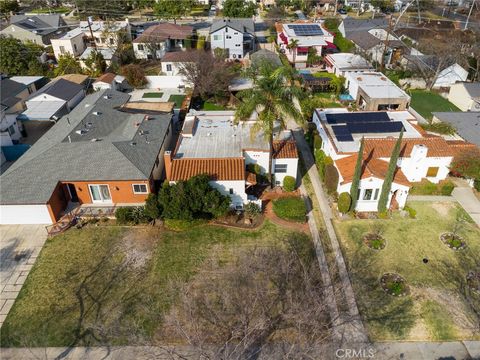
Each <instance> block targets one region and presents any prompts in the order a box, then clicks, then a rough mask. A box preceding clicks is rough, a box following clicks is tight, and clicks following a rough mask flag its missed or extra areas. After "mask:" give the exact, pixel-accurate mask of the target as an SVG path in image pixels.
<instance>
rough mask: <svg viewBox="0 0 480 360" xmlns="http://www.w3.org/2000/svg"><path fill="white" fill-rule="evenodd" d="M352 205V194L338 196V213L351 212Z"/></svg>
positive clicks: (345, 193)
mask: <svg viewBox="0 0 480 360" xmlns="http://www.w3.org/2000/svg"><path fill="white" fill-rule="evenodd" d="M351 205H352V197H351V196H350V194H349V193H347V192H342V193H341V194H340V195H339V196H338V211H340V212H341V213H343V214H345V213H347V212H348V210H350V207H351Z"/></svg>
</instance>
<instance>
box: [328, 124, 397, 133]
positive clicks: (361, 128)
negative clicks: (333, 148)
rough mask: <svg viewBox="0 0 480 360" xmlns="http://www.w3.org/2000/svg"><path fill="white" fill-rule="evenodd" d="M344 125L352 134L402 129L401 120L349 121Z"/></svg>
mask: <svg viewBox="0 0 480 360" xmlns="http://www.w3.org/2000/svg"><path fill="white" fill-rule="evenodd" d="M346 127H347V128H348V130H349V131H350V132H351V133H353V134H361V133H391V132H400V131H401V130H402V129H403V123H402V122H401V121H388V122H386V121H384V122H383V121H382V122H358V123H354V122H349V123H348V124H347V125H346ZM332 128H333V126H332Z"/></svg>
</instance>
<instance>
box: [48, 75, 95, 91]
mask: <svg viewBox="0 0 480 360" xmlns="http://www.w3.org/2000/svg"><path fill="white" fill-rule="evenodd" d="M60 79H63V80H67V81H70V82H73V83H75V84H78V85H82V86H83V87H85V88H86V87H87V83H88V75H83V74H66V75H60V76H57V77H56V78H53V79H52V81H57V80H60Z"/></svg>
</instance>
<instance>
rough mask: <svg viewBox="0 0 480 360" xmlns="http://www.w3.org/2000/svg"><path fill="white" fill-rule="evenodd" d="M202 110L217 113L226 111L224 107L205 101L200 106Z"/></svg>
mask: <svg viewBox="0 0 480 360" xmlns="http://www.w3.org/2000/svg"><path fill="white" fill-rule="evenodd" d="M202 110H207V111H219V110H227V109H226V108H225V107H224V106H222V105H218V104H215V103H212V102H209V101H205V102H204V103H203V106H202Z"/></svg>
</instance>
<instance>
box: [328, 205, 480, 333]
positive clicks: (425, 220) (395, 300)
mask: <svg viewBox="0 0 480 360" xmlns="http://www.w3.org/2000/svg"><path fill="white" fill-rule="evenodd" d="M409 206H410V207H412V208H413V209H415V210H416V211H417V216H416V218H415V219H410V218H404V217H401V216H400V215H399V214H396V215H395V216H394V218H393V220H344V221H336V222H335V228H336V231H337V234H338V235H339V238H340V240H341V245H342V249H343V252H344V255H345V256H346V260H347V263H348V267H349V272H350V276H351V279H352V283H353V286H354V290H355V293H356V296H357V301H358V304H359V307H360V311H361V312H362V315H363V317H364V319H365V320H366V321H365V323H366V325H367V328H368V329H369V331H370V334H371V336H372V337H373V339H375V340H392V339H403V340H454V339H464V340H465V339H476V340H478V339H480V334H479V333H478V332H476V331H475V328H474V326H475V325H474V324H475V315H474V311H473V310H472V308H471V307H470V305H468V302H467V301H466V300H465V297H464V296H463V294H464V292H463V291H462V290H461V289H462V288H463V286H464V284H465V278H466V275H467V273H468V271H471V270H474V269H475V264H476V263H477V264H478V263H479V261H480V230H479V229H478V228H477V227H476V226H475V225H473V224H472V223H470V222H468V223H466V224H465V225H464V226H463V234H462V235H463V237H464V239H465V241H466V243H467V248H466V249H463V250H459V251H454V250H451V249H450V248H448V247H447V246H446V245H445V244H444V243H443V242H442V241H441V240H440V238H439V235H440V234H441V233H443V232H446V231H449V230H450V229H451V226H452V224H453V223H454V221H455V217H456V215H457V213H461V214H463V215H465V212H464V210H463V209H462V208H460V207H459V206H458V205H456V203H454V202H435V203H431V202H411V203H409ZM467 216H468V215H467ZM470 221H471V220H470ZM374 229H376V230H378V231H380V233H381V234H382V236H383V238H384V239H385V240H386V247H385V249H383V250H373V249H370V248H368V247H367V246H366V245H365V244H364V242H363V235H364V234H365V233H367V232H370V231H373V230H374ZM424 259H426V260H428V261H427V262H426V263H425V261H424ZM386 272H394V273H398V274H400V275H401V276H402V277H403V278H404V279H406V282H407V285H408V287H409V289H410V293H409V294H408V295H407V296H404V297H393V296H391V295H388V294H386V293H385V292H384V291H383V290H382V288H381V287H380V283H379V279H380V277H381V276H382V274H384V273H386ZM474 302H476V304H477V305H475V306H479V303H480V299H478V298H474ZM477 321H478V319H477Z"/></svg>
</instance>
